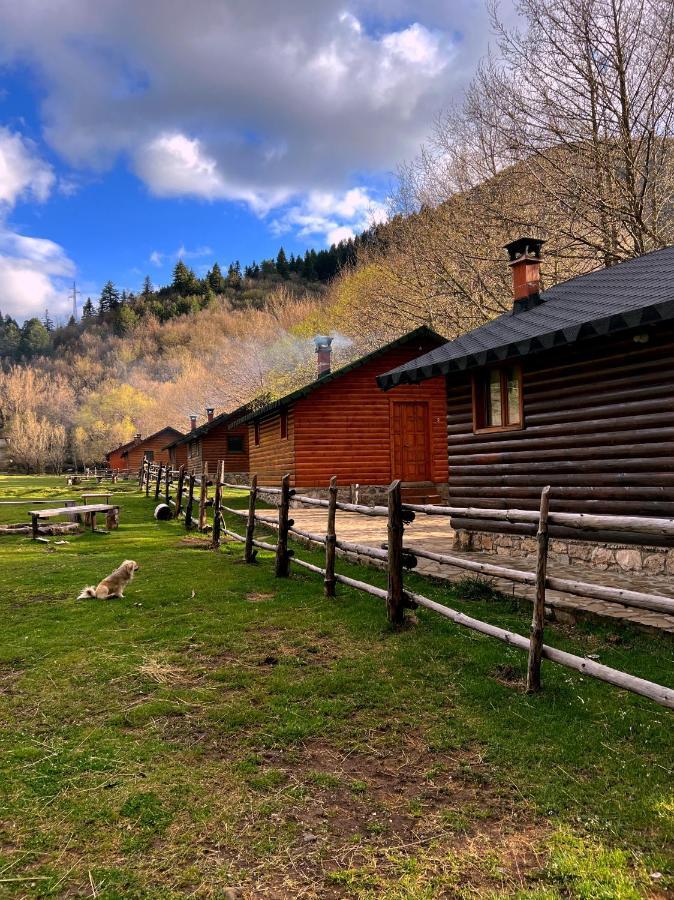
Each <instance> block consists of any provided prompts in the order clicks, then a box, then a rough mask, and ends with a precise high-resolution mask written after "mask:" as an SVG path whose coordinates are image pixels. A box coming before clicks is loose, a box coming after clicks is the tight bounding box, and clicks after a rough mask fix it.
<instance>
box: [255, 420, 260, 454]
mask: <svg viewBox="0 0 674 900" xmlns="http://www.w3.org/2000/svg"><path fill="white" fill-rule="evenodd" d="M253 440H254V443H255V446H256V447H259V446H260V420H259V419H255V421H254V422H253Z"/></svg>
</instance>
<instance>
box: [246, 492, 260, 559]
mask: <svg viewBox="0 0 674 900" xmlns="http://www.w3.org/2000/svg"><path fill="white" fill-rule="evenodd" d="M256 502H257V475H253V477H252V479H251V482H250V495H249V497H248V521H247V522H246V546H245V550H244V559H245V561H246V562H247V563H253V562H255V557H256V556H257V550H256V549H255V548H254V547H253V540H254V535H255V504H256Z"/></svg>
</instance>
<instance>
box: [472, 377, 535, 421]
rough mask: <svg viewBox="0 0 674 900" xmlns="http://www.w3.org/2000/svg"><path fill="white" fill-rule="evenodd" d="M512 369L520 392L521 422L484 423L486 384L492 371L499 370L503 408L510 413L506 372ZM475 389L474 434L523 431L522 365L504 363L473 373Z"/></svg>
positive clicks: (473, 389)
mask: <svg viewBox="0 0 674 900" xmlns="http://www.w3.org/2000/svg"><path fill="white" fill-rule="evenodd" d="M508 369H512V370H513V371H514V373H515V378H516V380H517V386H518V394H519V422H514V423H507V424H505V425H484V424H481V422H480V418H481V416H484V410H483V407H484V402H485V400H486V395H485V386H486V384H487V381H488V378H489V375H490V373H491V372H494V371H496V372H498V373H499V378H500V386H501V409H502V410H504V411H505V413H506V415H507V413H508V380H507V377H505V375H504V373H505V372H506V371H507V370H508ZM472 391H473V434H490V433H493V432H497V431H522V430H523V428H524V392H523V389H522V366H521V365H519V364H513V363H504V364H503V365H500V366H488V367H486V368H484V369H481V370H480V371H479V372H473V375H472Z"/></svg>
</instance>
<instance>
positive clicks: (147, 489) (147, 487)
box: [145, 456, 150, 497]
mask: <svg viewBox="0 0 674 900" xmlns="http://www.w3.org/2000/svg"><path fill="white" fill-rule="evenodd" d="M145 496H146V497H149V496H150V460H149V459H148V458H147V456H146V457H145Z"/></svg>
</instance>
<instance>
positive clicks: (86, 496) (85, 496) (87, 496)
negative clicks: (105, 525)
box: [81, 491, 112, 505]
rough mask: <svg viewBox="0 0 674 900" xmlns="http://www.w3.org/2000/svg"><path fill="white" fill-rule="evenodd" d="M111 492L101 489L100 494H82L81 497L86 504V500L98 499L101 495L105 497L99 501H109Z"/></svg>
mask: <svg viewBox="0 0 674 900" xmlns="http://www.w3.org/2000/svg"><path fill="white" fill-rule="evenodd" d="M111 496H112V494H111V493H110V491H103V492H102V493H101V494H82V495H81V497H82V499H83V500H84V503H85V505H86V503H87V500H100V498H101V497H105V500H101V503H109V502H110V497H111Z"/></svg>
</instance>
